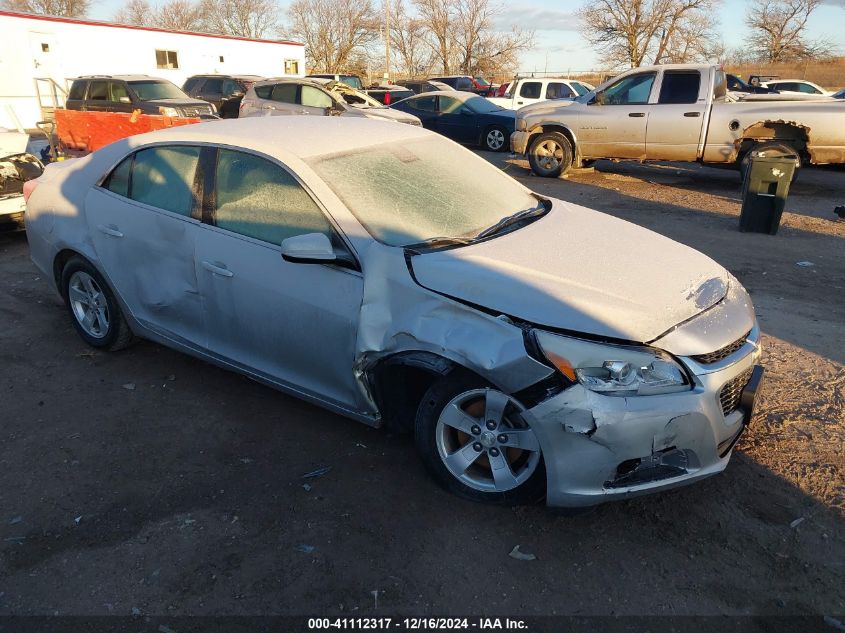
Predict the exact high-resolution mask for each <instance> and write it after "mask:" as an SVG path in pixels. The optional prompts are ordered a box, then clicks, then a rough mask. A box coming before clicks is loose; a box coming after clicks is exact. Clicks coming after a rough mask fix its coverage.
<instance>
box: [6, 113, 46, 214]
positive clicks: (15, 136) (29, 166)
mask: <svg viewBox="0 0 845 633" xmlns="http://www.w3.org/2000/svg"><path fill="white" fill-rule="evenodd" d="M28 142H29V134H27V133H26V132H23V131H15V130H7V129H5V128H0V230H9V229H12V230H14V229H19V228H23V226H24V211H25V210H26V201H25V200H24V195H23V189H24V185H25V184H26V183H27V182H28V181H30V180H33V179H35V178H38V177H39V176H40V175H41V173H42V172H43V171H44V165H42V164H41V161H40V160H38V159H37V158H36V157H35V156H33V155H32V154H29V153H27V151H26V149H27V143H28Z"/></svg>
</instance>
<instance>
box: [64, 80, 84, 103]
mask: <svg viewBox="0 0 845 633" xmlns="http://www.w3.org/2000/svg"><path fill="white" fill-rule="evenodd" d="M87 85H88V82H87V81H74V82H73V85H72V86H71V87H70V92H69V93H68V95H67V98H68V99H84V98H85V86H87Z"/></svg>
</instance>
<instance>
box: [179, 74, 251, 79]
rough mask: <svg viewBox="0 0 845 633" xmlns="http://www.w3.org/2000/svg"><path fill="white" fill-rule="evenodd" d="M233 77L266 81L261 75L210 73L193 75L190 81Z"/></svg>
mask: <svg viewBox="0 0 845 633" xmlns="http://www.w3.org/2000/svg"><path fill="white" fill-rule="evenodd" d="M226 77H231V78H232V79H264V77H262V76H261V75H232V74H224V73H208V74H206V75H191V76H190V77H188V79H218V78H220V79H225V78H226Z"/></svg>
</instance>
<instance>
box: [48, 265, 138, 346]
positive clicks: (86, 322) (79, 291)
mask: <svg viewBox="0 0 845 633" xmlns="http://www.w3.org/2000/svg"><path fill="white" fill-rule="evenodd" d="M61 292H62V298H64V300H65V306H67V309H68V312H69V313H70V317H71V322H72V323H73V326H74V327H75V328H76V331H77V332H78V333H79V336H81V337H82V340H84V341H85V342H86V343H88V345H90V346H91V347H96V348H97V349H105V350H108V351H111V352H114V351H117V350H120V349H123V348H125V347H128V346H129V345H131V344H132V342H133V341H134V339H135V337H134V335H133V334H132V330H130V329H129V325H128V324H127V323H126V319H125V318H124V317H123V312H121V310H120V305H119V304H118V302H117V299H116V298H115V296H114V293H113V292H112V290H111V288H109V286H108V284H107V283H106V281H105V279H103V277H102V275H100V273H99V272H98V271H97V269H96V268H94V267H93V266H92V265H91V264H90V263H89V262H87V261H86V260H84V259H82V258H81V257H72V258H71V259H70V260H68V262H67V264H65V267H64V268H63V269H62V278H61Z"/></svg>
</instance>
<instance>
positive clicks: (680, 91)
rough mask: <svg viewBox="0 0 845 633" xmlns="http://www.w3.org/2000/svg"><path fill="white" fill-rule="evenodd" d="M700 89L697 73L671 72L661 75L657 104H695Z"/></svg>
mask: <svg viewBox="0 0 845 633" xmlns="http://www.w3.org/2000/svg"><path fill="white" fill-rule="evenodd" d="M700 87H701V73H699V72H671V71H667V72H665V73H664V74H663V83H662V84H661V86H660V98H659V99H658V101H657V103H695V102H696V101H698V89H699V88H700Z"/></svg>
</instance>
